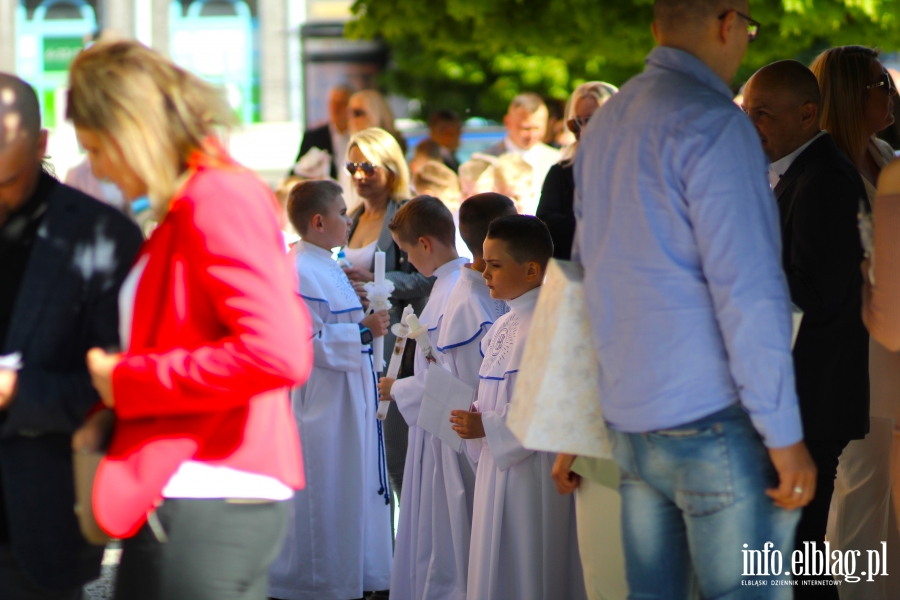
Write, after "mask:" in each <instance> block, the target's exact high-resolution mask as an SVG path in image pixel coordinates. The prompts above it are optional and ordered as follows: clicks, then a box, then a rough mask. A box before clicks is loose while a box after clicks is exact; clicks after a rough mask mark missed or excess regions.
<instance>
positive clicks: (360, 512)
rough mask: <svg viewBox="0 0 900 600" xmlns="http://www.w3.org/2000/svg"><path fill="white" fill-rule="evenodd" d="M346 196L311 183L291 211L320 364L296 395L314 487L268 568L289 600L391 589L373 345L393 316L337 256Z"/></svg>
mask: <svg viewBox="0 0 900 600" xmlns="http://www.w3.org/2000/svg"><path fill="white" fill-rule="evenodd" d="M341 194H342V192H341V187H340V186H339V185H338V184H337V183H335V182H333V181H324V180H321V181H306V182H303V183H299V184H297V185H296V186H295V187H294V188H293V189H292V190H291V192H290V195H289V198H288V204H287V209H288V216H289V218H290V221H291V224H292V225H293V226H294V227H295V228H296V230H297V231H298V232H299V233H300V235H301V236H302V238H303V239H302V241H300V242H298V243H297V245H296V246H295V249H296V252H297V254H296V266H297V272H298V275H299V278H300V295H301V296H302V297H303V299H304V300H305V301H306V305H307V308H308V309H309V314H310V317H311V320H312V342H313V351H314V356H315V358H314V363H313V364H314V366H313V370H312V373H311V374H310V376H309V380H308V381H307V382H306V384H305V385H303V386H302V387H300V388H297V389H294V390H293V392H292V395H291V400H292V404H293V408H294V416H295V419H296V420H297V427H298V429H299V431H300V439H301V443H302V444H303V459H304V471H305V474H306V488H305V489H303V490H300V491H298V492H297V493H296V494H295V495H294V499H293V501H292V505H291V513H290V514H291V518H290V520H289V523H288V527H287V537H286V539H285V543H284V546H283V547H282V550H281V554H280V555H279V557H278V558H277V559H276V561H275V563H274V564H273V565H272V567H271V569H270V571H269V574H270V583H269V596H270V597H272V598H279V599H282V600H307V599H309V600H313V599H316V600H320V599H330V600H346V599H348V598H360V597H362V596H363V593H364V592H366V591H375V590H386V589H387V588H388V586H389V585H390V573H391V537H392V536H391V522H390V505H389V504H388V503H387V502H388V501H387V498H388V495H387V487H388V486H387V479H386V476H385V469H384V467H383V464H379V463H380V462H381V461H382V457H383V455H384V454H383V453H384V451H383V447H382V439H381V435H380V423H378V422H377V421H376V419H375V409H376V397H375V389H376V388H375V385H376V384H375V381H376V379H375V373H374V369H373V363H372V347H371V342H372V339H373V337H374V336H382V335H384V333H385V332H386V331H387V327H388V323H389V318H388V314H387V312H385V311H381V312H376V313H374V314H372V315H369V316H366V317H364V312H363V308H362V306H361V304H360V300H359V297H358V296H357V294H356V292H354V290H353V287H352V286H351V285H350V282H349V280H348V279H347V276H346V275H345V274H344V272H343V271H342V270H341V268H340V267H339V266H338V265H337V263H336V262H335V261H333V260H332V258H331V248H334V247H336V246H342V245H344V244H346V243H347V236H348V233H349V231H350V225H351V221H350V219H349V218H348V217H347V207H346V205H345V204H344V198H343V196H342V195H341Z"/></svg>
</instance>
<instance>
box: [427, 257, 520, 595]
mask: <svg viewBox="0 0 900 600" xmlns="http://www.w3.org/2000/svg"><path fill="white" fill-rule="evenodd" d="M508 310H509V308H508V307H507V306H506V302H503V301H502V300H494V299H493V298H491V292H490V290H489V289H488V287H487V283H486V282H485V281H484V277H482V275H481V273H480V272H478V271H475V270H473V269H471V268H470V267H469V266H468V265H463V266H462V267H460V275H459V280H458V281H457V282H456V285H455V286H453V291H451V292H450V298H449V299H448V300H447V308H446V309H444V318H443V320H442V321H441V333H440V336H438V344H437V349H438V351H439V352H440V353H441V358H442V359H443V361H444V367H445V368H446V369H448V370H449V371H450V372H451V373H453V374H454V375H455V376H456V377H458V378H459V379H461V380H462V381H464V382H465V383H467V384H469V385H470V386H472V388H474V389H478V382H479V378H478V370H479V369H480V368H481V358H482V357H481V339H482V338H483V337H484V335H485V334H486V333H487V332H488V330H489V329H490V328H491V325H493V324H494V322H495V321H496V320H497V319H499V318H500V317H501V316H503V315H504V314H506V312H507V311H508ZM431 446H432V449H433V451H434V489H433V498H434V501H433V503H432V533H433V536H434V539H441V540H449V541H450V543H445V544H435V545H434V546H433V547H432V549H431V562H430V564H429V569H428V576H427V583H426V589H428V590H429V592H430V591H432V590H434V589H440V590H448V592H447V593H446V594H442V595H440V597H442V598H454V599H456V600H465V598H466V582H467V580H468V572H469V536H470V533H471V528H472V501H473V496H474V495H475V462H474V461H473V460H472V459H471V457H469V454H468V453H467V452H465V451H463V452H457V451H456V450H454V449H453V448H451V447H449V446H448V445H447V444H445V443H443V442H442V441H441V440H440V439H439V438H436V437H432V439H431ZM453 588H455V594H451V593H449V590H450V589H453ZM429 597H438V596H437V595H429Z"/></svg>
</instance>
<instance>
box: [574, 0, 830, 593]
mask: <svg viewBox="0 0 900 600" xmlns="http://www.w3.org/2000/svg"><path fill="white" fill-rule="evenodd" d="M654 11H655V20H654V23H653V33H654V37H655V38H656V41H657V43H658V44H659V46H658V47H657V48H656V49H654V50H653V51H652V52H651V53H650V55H649V56H648V57H647V68H646V70H645V71H644V73H643V74H641V75H638V76H637V77H635V78H634V79H632V80H631V81H629V82H628V83H626V84H625V85H624V86H623V87H622V88H621V89H620V91H619V93H618V94H617V95H615V96H613V97H612V98H611V99H610V100H609V101H607V102H606V104H604V106H603V110H601V111H598V112H597V113H596V114H595V115H594V116H593V117H592V118H591V120H590V121H589V122H588V124H587V126H586V127H585V130H584V132H583V134H582V137H581V141H580V147H579V151H578V154H577V155H576V158H575V167H574V168H575V186H576V190H577V192H578V199H577V200H576V218H577V223H578V226H577V231H576V239H575V248H574V252H573V255H574V256H575V257H576V258H578V259H579V260H580V262H581V263H582V264H583V265H584V268H585V277H584V287H585V296H586V299H587V302H588V306H589V309H590V311H591V317H592V319H591V321H592V324H593V330H594V345H595V348H596V351H597V357H598V359H599V366H600V369H599V371H600V382H599V383H600V392H601V393H600V403H601V406H602V409H603V413H604V418H605V419H606V421H607V422H608V423H609V426H610V428H609V430H610V436H611V438H612V441H613V453H614V458H615V460H616V462H617V463H618V465H619V472H620V476H621V484H620V493H621V495H622V537H623V541H624V547H625V562H626V573H627V579H628V585H629V588H630V593H631V595H632V596H633V597H635V598H637V597H640V598H647V599H659V600H663V599H664V600H682V599H684V600H686V599H688V598H690V597H691V593H692V589H691V588H692V579H694V577H693V576H695V578H696V583H697V585H698V586H699V592H700V595H701V596H703V597H704V598H735V599H736V598H751V597H752V598H790V597H791V593H792V590H791V588H790V587H788V586H785V587H782V586H779V585H774V584H773V583H772V580H782V581H783V582H785V583H786V581H784V580H786V579H787V578H788V577H787V576H786V575H785V574H784V567H790V566H791V565H790V557H791V553H792V551H793V550H794V532H795V528H796V526H797V521H798V519H799V518H800V511H799V510H796V509H798V508H800V507H802V506H805V505H806V504H807V503H809V501H810V499H811V498H812V497H813V495H814V493H815V484H816V469H815V465H814V464H813V462H812V460H811V458H810V456H809V452H808V451H807V449H806V446H805V445H804V443H803V429H802V426H801V421H800V413H799V409H798V402H797V393H796V390H795V387H794V370H793V364H792V360H791V314H790V295H789V291H788V286H787V284H786V281H785V277H784V272H783V270H782V266H781V240H780V236H779V221H778V211H777V206H776V203H775V199H774V198H773V197H772V192H771V190H770V188H769V183H768V181H767V180H766V177H765V172H766V168H767V167H768V161H767V160H766V157H765V155H764V154H763V152H762V151H761V148H760V144H759V138H758V137H757V135H756V132H755V131H754V129H753V125H752V124H751V123H750V121H749V120H748V119H747V117H746V115H744V114H743V113H742V112H741V110H740V109H739V108H738V107H737V106H736V105H735V104H734V103H733V102H732V93H731V90H730V89H729V84H730V83H731V81H732V79H733V78H734V76H735V74H736V73H737V70H738V67H739V66H740V63H741V60H742V58H743V56H744V53H745V52H746V49H747V45H748V44H749V43H750V41H751V40H752V39H753V38H754V37H755V36H756V35H757V34H758V33H759V25H758V24H757V23H755V21H753V19H752V18H750V16H749V14H750V9H749V6H748V3H747V1H746V0H656V2H655V5H654ZM775 550H777V551H778V552H780V553H781V556H782V558H783V563H782V565H781V567H779V570H778V572H779V573H780V575H772V571H771V570H769V569H766V570H765V573H766V575H769V576H768V577H754V576H753V575H752V574H749V573H748V574H746V576H745V571H746V570H747V568H748V565H747V562H746V561H747V556H748V554H747V553H755V554H752V556H754V557H755V556H757V555H758V556H760V557H762V556H763V552H765V556H770V555H771V554H772V553H773V552H774V551H775ZM760 566H761V565H760ZM753 573H754V574H755V573H756V569H755V567H754V571H753ZM759 573H760V574H762V570H760V571H759ZM692 574H693V576H692ZM762 585H766V587H765V588H763V587H762ZM632 596H630V597H632Z"/></svg>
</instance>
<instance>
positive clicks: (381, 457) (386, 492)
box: [369, 349, 391, 504]
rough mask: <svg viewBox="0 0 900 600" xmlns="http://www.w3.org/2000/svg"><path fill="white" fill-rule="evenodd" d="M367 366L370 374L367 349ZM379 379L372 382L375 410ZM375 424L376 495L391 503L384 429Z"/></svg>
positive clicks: (378, 376)
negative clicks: (373, 385) (376, 429)
mask: <svg viewBox="0 0 900 600" xmlns="http://www.w3.org/2000/svg"><path fill="white" fill-rule="evenodd" d="M369 364H370V365H371V366H372V372H373V373H374V372H375V361H374V360H373V358H372V350H371V349H369ZM380 378H381V375H379V374H378V373H375V377H374V378H373V381H374V383H375V409H376V410H377V409H378V380H379V379H380ZM375 423H376V424H377V427H378V485H380V486H381V487H379V488H378V495H379V496H383V497H384V503H385V504H390V503H391V489H390V486H389V485H388V477H387V457H386V456H385V453H384V429H383V427H382V422H381V421H380V420H378V419H376V420H375Z"/></svg>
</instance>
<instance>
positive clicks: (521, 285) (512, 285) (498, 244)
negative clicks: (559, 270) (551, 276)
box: [483, 238, 542, 300]
mask: <svg viewBox="0 0 900 600" xmlns="http://www.w3.org/2000/svg"><path fill="white" fill-rule="evenodd" d="M484 262H485V268H484V273H483V277H484V280H485V281H486V282H487V286H488V289H490V290H491V298H494V299H495V300H512V299H514V298H518V297H519V296H521V295H522V294H524V293H525V292H527V291H529V290H532V289H534V288H535V287H537V286H538V285H540V277H542V274H541V268H540V265H539V264H538V263H537V262H535V261H529V262H526V263H519V262H517V261H516V259H515V258H513V257H512V255H511V254H510V253H509V251H508V249H507V243H506V242H505V241H503V240H495V239H490V238H488V239H486V240H484Z"/></svg>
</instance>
